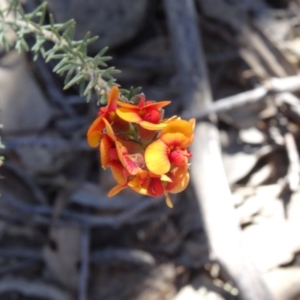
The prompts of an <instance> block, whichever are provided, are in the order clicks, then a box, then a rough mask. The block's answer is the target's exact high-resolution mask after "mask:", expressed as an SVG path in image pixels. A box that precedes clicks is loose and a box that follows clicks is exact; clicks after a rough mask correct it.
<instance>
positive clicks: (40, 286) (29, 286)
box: [0, 278, 71, 300]
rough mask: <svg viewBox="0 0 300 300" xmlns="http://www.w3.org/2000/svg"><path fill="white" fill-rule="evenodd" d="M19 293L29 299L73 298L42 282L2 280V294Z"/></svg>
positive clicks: (54, 299)
mask: <svg viewBox="0 0 300 300" xmlns="http://www.w3.org/2000/svg"><path fill="white" fill-rule="evenodd" d="M8 292H17V293H20V294H22V295H24V296H27V297H34V298H37V299H42V298H45V296H46V299H49V300H71V296H70V295H69V294H67V293H65V292H63V291H62V290H60V289H58V288H56V287H54V286H52V285H49V284H46V283H43V282H40V281H29V280H24V279H18V278H5V279H2V280H0V294H3V293H8Z"/></svg>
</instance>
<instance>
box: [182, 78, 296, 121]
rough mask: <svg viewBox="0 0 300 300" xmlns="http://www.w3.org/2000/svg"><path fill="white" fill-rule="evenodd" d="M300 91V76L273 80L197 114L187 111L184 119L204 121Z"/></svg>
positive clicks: (213, 104) (221, 101)
mask: <svg viewBox="0 0 300 300" xmlns="http://www.w3.org/2000/svg"><path fill="white" fill-rule="evenodd" d="M299 90H300V75H297V76H290V77H286V78H271V79H270V80H268V81H266V82H265V84H264V85H262V86H260V87H257V88H255V89H253V90H251V91H247V92H243V93H240V94H237V95H234V96H230V97H226V98H222V99H219V100H217V101H216V102H214V103H212V104H210V105H209V106H208V107H205V108H203V109H202V110H197V112H194V111H193V112H191V111H186V112H185V113H184V114H183V117H184V118H196V119H197V120H198V121H200V120H203V119H204V118H205V117H207V116H208V115H210V114H214V113H221V112H226V111H229V110H231V109H234V108H236V107H241V106H243V105H245V104H251V103H255V102H259V101H262V100H264V99H265V97H266V96H267V95H269V94H272V93H282V92H295V91H299Z"/></svg>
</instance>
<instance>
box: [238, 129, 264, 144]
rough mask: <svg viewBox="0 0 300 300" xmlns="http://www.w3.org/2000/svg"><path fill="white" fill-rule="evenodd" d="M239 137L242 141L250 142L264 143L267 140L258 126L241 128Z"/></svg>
mask: <svg viewBox="0 0 300 300" xmlns="http://www.w3.org/2000/svg"><path fill="white" fill-rule="evenodd" d="M239 137H240V139H241V141H243V142H244V143H248V144H262V143H263V142H265V136H264V134H263V133H262V132H261V131H260V130H259V129H258V128H256V127H250V128H245V129H241V130H240V131H239Z"/></svg>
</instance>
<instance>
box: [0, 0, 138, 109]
mask: <svg viewBox="0 0 300 300" xmlns="http://www.w3.org/2000/svg"><path fill="white" fill-rule="evenodd" d="M12 16H13V17H12ZM46 16H47V4H46V3H42V4H41V5H39V6H38V7H37V8H36V9H35V10H34V11H33V12H31V13H27V14H25V12H24V10H23V9H22V7H21V5H20V3H19V0H11V1H10V3H9V5H8V6H7V7H6V8H4V9H2V10H0V44H1V45H3V47H4V48H5V50H6V51H9V49H11V48H13V47H14V48H15V49H17V51H18V52H19V53H21V52H22V51H32V52H33V53H34V60H36V59H37V58H38V56H39V54H41V55H42V57H43V58H44V59H45V60H46V62H49V61H50V60H53V59H56V60H59V62H58V64H57V65H56V66H55V68H54V69H53V71H54V72H55V73H57V74H59V75H61V76H64V75H65V81H64V89H68V88H70V87H71V86H73V85H75V84H78V85H79V93H80V95H81V96H85V97H86V99H87V101H89V100H90V98H91V96H92V94H93V93H94V92H95V93H96V95H97V97H98V102H100V103H102V104H105V103H106V102H107V99H106V95H107V92H108V90H109V89H110V88H111V87H112V86H113V85H114V84H115V81H116V80H115V79H114V77H113V75H114V74H116V73H119V72H120V71H119V70H117V69H116V68H115V67H108V65H107V64H106V62H107V61H109V60H110V59H111V57H110V56H105V53H106V51H107V49H108V47H105V48H103V49H102V50H101V51H100V52H99V53H98V54H97V55H96V56H94V57H90V56H88V55H87V48H88V46H89V45H90V44H91V43H93V42H95V41H96V40H97V38H98V37H97V36H94V37H90V33H89V32H88V33H87V34H86V35H85V37H84V38H83V39H82V40H79V41H74V40H73V39H74V32H75V25H76V23H75V21H74V20H69V21H67V22H65V23H62V24H57V23H55V21H54V18H53V16H52V15H51V14H49V23H50V24H45V19H46ZM9 30H12V31H13V32H14V33H15V36H16V41H15V43H14V44H13V43H12V42H11V40H10V39H8V37H7V34H8V32H9ZM28 35H32V36H34V38H35V44H34V45H33V46H32V47H31V48H30V47H29V45H28V43H27V42H26V36H28ZM47 41H51V42H52V43H53V44H54V45H53V47H51V48H50V49H49V50H46V49H45V48H46V47H45V43H46V42H47ZM139 90H140V88H131V89H130V90H129V91H127V90H122V93H123V98H125V99H124V100H125V101H126V100H128V99H131V98H132V97H133V96H134V95H135V94H136V93H138V92H139Z"/></svg>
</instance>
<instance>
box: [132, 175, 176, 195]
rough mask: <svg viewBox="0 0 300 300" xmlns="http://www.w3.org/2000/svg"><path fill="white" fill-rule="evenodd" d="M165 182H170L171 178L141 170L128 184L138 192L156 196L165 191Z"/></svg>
mask: <svg viewBox="0 0 300 300" xmlns="http://www.w3.org/2000/svg"><path fill="white" fill-rule="evenodd" d="M165 182H171V179H170V178H169V177H168V176H166V175H155V174H152V173H151V172H149V171H147V170H141V171H140V172H139V173H138V174H137V175H136V176H135V177H134V178H133V179H131V180H130V181H129V182H128V186H129V187H130V188H131V189H132V190H134V191H135V192H137V193H139V194H142V195H149V196H153V197H158V196H161V195H163V194H164V193H165V187H164V185H165Z"/></svg>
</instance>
